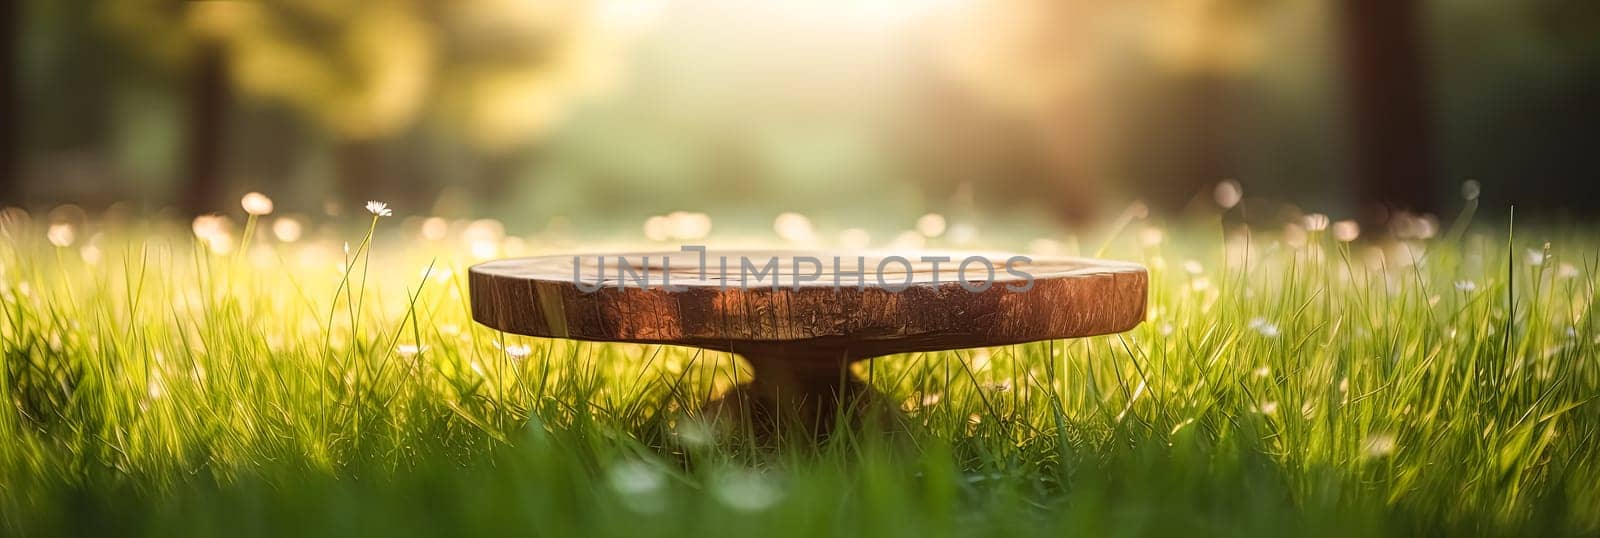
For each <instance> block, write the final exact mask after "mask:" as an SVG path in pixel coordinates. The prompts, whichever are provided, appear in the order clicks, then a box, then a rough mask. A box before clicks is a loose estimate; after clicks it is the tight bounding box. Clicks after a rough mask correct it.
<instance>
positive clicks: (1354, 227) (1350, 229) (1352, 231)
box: [1333, 220, 1361, 243]
mask: <svg viewBox="0 0 1600 538" xmlns="http://www.w3.org/2000/svg"><path fill="white" fill-rule="evenodd" d="M1357 237H1361V225H1360V224H1357V223H1356V221H1353V220H1341V221H1339V222H1335V223H1333V238H1334V239H1338V240H1339V241H1340V242H1343V243H1349V242H1351V241H1355V240H1356V238H1357Z"/></svg>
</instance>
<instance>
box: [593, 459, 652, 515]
mask: <svg viewBox="0 0 1600 538" xmlns="http://www.w3.org/2000/svg"><path fill="white" fill-rule="evenodd" d="M606 481H607V482H609V483H610V484H611V489H613V490H616V492H617V493H619V494H621V495H622V499H623V504H625V505H626V506H627V507H628V508H630V509H632V510H634V511H636V512H647V513H654V512H660V511H662V510H663V509H665V508H666V499H665V498H663V497H662V496H661V490H662V488H664V487H665V486H666V484H667V480H666V478H665V477H663V476H662V475H661V472H660V471H658V470H656V469H655V468H654V467H651V466H650V465H649V464H646V463H644V462H639V461H627V462H623V463H619V464H616V465H613V466H611V469H610V470H609V471H608V472H607V473H606Z"/></svg>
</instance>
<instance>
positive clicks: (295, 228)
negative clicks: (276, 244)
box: [272, 217, 305, 243]
mask: <svg viewBox="0 0 1600 538" xmlns="http://www.w3.org/2000/svg"><path fill="white" fill-rule="evenodd" d="M304 231H305V230H304V228H303V227H302V226H301V225H300V220H299V219H296V218H294V217H278V218H277V220H274V221H272V236H273V237H276V238H278V240H279V241H282V242H284V243H293V242H295V241H299V240H300V235H301V234H302V233H303V232H304Z"/></svg>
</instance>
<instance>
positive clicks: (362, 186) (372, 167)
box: [334, 138, 400, 212]
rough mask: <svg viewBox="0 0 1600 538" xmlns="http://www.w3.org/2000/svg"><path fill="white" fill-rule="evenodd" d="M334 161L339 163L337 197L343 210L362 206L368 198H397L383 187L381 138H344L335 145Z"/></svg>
mask: <svg viewBox="0 0 1600 538" xmlns="http://www.w3.org/2000/svg"><path fill="white" fill-rule="evenodd" d="M334 162H335V164H334V165H335V166H336V167H338V170H337V173H338V181H339V193H338V198H339V204H340V206H339V210H340V211H341V212H343V211H350V210H354V209H356V208H359V207H361V204H363V203H365V202H366V201H367V200H378V201H383V202H390V203H394V202H397V200H394V199H393V197H392V196H388V194H391V193H386V192H384V191H383V184H382V175H383V170H382V165H383V141H382V140H381V139H371V138H353V139H346V140H341V141H340V142H339V143H338V147H336V148H335V149H334ZM395 205H397V206H398V205H400V204H395Z"/></svg>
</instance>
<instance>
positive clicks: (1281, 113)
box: [0, 0, 1600, 228]
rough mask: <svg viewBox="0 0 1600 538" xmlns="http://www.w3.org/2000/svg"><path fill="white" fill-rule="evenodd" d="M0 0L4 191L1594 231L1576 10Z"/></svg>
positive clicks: (1525, 6) (84, 198) (1585, 82)
mask: <svg viewBox="0 0 1600 538" xmlns="http://www.w3.org/2000/svg"><path fill="white" fill-rule="evenodd" d="M0 3H3V7H4V11H5V13H0V19H3V20H4V22H5V29H4V30H3V31H0V33H3V34H4V40H3V41H4V42H5V45H4V48H3V49H0V52H4V54H3V55H0V57H3V58H4V59H5V60H4V61H5V64H4V65H3V66H0V71H3V73H4V75H3V77H4V79H3V82H4V84H3V86H4V87H5V88H6V89H7V91H6V92H5V93H4V94H3V95H0V101H3V102H0V106H3V107H4V109H0V113H3V114H4V115H5V122H4V123H5V124H6V129H5V131H6V132H5V133H0V166H3V167H4V168H5V169H6V172H5V173H4V174H0V178H3V179H0V200H3V201H4V202H5V203H8V204H13V205H28V206H48V205H53V204H58V203H63V202H71V203H75V204H79V205H81V206H84V207H85V208H90V209H91V210H92V209H93V208H102V207H105V206H107V205H109V204H111V203H113V202H119V201H120V202H126V203H128V204H131V205H132V206H133V207H134V208H135V209H136V210H138V211H141V212H149V213H154V212H160V211H166V212H169V213H172V214H173V216H174V217H180V218H186V217H187V216H188V215H191V214H198V213H205V212H209V211H217V210H221V209H224V208H228V207H232V205H233V203H234V202H233V201H234V200H237V199H238V196H239V195H240V194H242V193H244V192H247V191H262V192H267V193H269V194H271V195H272V196H273V197H274V198H275V199H276V200H277V201H278V204H279V206H280V207H282V208H285V209H288V210H291V211H299V212H304V213H323V212H328V213H337V212H339V211H341V210H343V211H345V212H348V211H350V210H351V209H353V208H355V207H357V205H353V202H359V201H362V200H366V199H380V200H386V201H390V202H391V203H392V205H394V206H396V207H397V208H399V209H400V210H401V211H402V212H409V213H412V214H422V213H428V214H437V215H442V216H447V217H460V216H465V215H468V214H482V213H490V214H494V215H496V216H498V217H500V218H502V219H503V220H505V221H506V222H507V224H508V225H510V226H515V227H520V228H528V227H538V226H544V225H545V223H547V222H550V219H552V218H557V217H559V218H561V219H565V220H566V221H568V222H571V223H575V224H578V225H581V226H595V225H601V224H604V223H607V222H627V223H629V224H628V226H630V227H631V226H635V225H636V224H634V223H637V222H639V219H640V218H642V217H643V216H646V215H653V214H661V213H665V212H667V211H673V210H696V211H708V212H711V213H712V214H714V215H716V216H718V218H719V219H720V218H723V217H740V216H749V217H752V218H761V219H770V218H771V215H772V214H774V213H776V212H778V211H788V210H793V211H804V212H811V213H826V214H831V215H838V216H839V218H840V219H842V220H848V221H852V222H854V221H871V220H872V219H883V218H888V217H890V216H896V217H898V216H902V215H916V214H920V213H921V212H925V211H940V212H944V213H945V214H949V215H953V216H955V217H956V218H958V219H959V218H963V215H969V214H1008V215H1038V216H1040V218H1047V219H1057V220H1060V221H1064V222H1067V223H1071V224H1084V223H1091V222H1097V221H1100V220H1103V219H1105V218H1106V217H1107V216H1108V215H1114V214H1115V213H1116V212H1117V211H1119V210H1120V209H1121V208H1122V207H1124V205H1125V204H1126V203H1128V202H1129V201H1132V200H1136V199H1137V200H1143V201H1145V202H1146V203H1148V204H1149V205H1150V206H1151V207H1152V208H1154V209H1156V210H1158V211H1170V212H1177V211H1183V210H1184V209H1185V208H1186V207H1187V206H1190V205H1191V204H1194V203H1197V201H1209V200H1210V193H1211V190H1210V189H1211V185H1214V184H1216V182H1218V181H1220V180H1224V179H1234V180H1237V181H1239V182H1240V183H1242V184H1243V185H1244V186H1245V192H1246V193H1247V194H1249V195H1250V196H1251V197H1273V198H1279V199H1290V200H1295V201H1296V202H1299V203H1301V204H1302V205H1303V206H1305V207H1306V208H1307V209H1314V210H1319V211H1325V212H1329V213H1333V214H1346V215H1353V214H1357V213H1363V211H1364V210H1365V209H1368V208H1373V207H1377V206H1380V205H1388V206H1393V207H1399V208H1403V209H1408V210H1413V211H1422V212H1444V211H1449V210H1451V209H1452V207H1451V206H1452V205H1453V204H1454V202H1452V200H1456V199H1457V198H1455V197H1454V195H1453V194H1452V193H1453V192H1454V190H1455V189H1456V188H1457V187H1456V186H1457V185H1459V184H1460V183H1461V182H1462V181H1464V180H1467V179H1474V180H1477V181H1479V182H1481V184H1482V185H1483V189H1484V195H1485V197H1486V198H1487V199H1490V200H1495V201H1497V202H1499V201H1503V202H1506V203H1508V204H1509V203H1516V204H1518V205H1521V206H1530V207H1538V208H1547V209H1558V210H1561V211H1563V212H1566V213H1564V214H1573V215H1577V216H1592V215H1594V214H1596V213H1597V212H1600V205H1597V204H1596V202H1595V200H1600V181H1596V180H1600V161H1597V159H1600V157H1596V156H1595V154H1594V152H1593V151H1592V150H1591V149H1590V148H1592V145H1593V142H1591V141H1590V140H1589V138H1590V136H1591V132H1592V127H1593V125H1594V121H1595V119H1596V118H1600V110H1597V109H1600V107H1597V105H1596V104H1595V97H1594V96H1596V95H1600V40H1597V39H1594V36H1595V35H1597V33H1600V4H1597V3H1594V2H1573V1H1570V0H1522V1H1518V2H1505V1H1494V0H1426V1H1423V0H1138V1H1132V2H1105V1H1100V2H1094V1H1087V0H908V1H889V0H817V1H809V2H792V1H782V0H604V1H602V0H594V1H585V0H457V1H451V2H429V1H425V0H272V1H264V2H244V1H236V0H207V1H198V2H180V1H171V0H0ZM1249 200H1250V199H1249V198H1247V204H1248V203H1250V201H1249ZM1363 215H1365V213H1363ZM1376 218H1379V219H1381V218H1382V217H1381V214H1380V215H1379V216H1378V217H1376Z"/></svg>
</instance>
